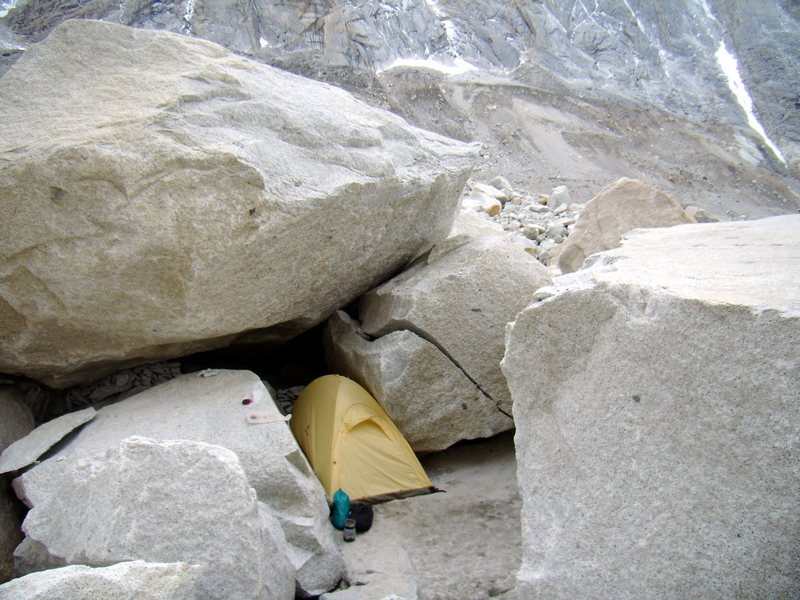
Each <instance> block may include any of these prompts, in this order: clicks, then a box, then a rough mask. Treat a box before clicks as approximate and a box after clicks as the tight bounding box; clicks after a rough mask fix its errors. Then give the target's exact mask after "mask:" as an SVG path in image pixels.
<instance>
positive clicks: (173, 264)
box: [0, 20, 478, 387]
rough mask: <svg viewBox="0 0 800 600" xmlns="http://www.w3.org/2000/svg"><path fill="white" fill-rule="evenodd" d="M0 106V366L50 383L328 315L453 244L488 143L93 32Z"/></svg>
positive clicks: (302, 84) (117, 33) (203, 58)
mask: <svg viewBox="0 0 800 600" xmlns="http://www.w3.org/2000/svg"><path fill="white" fill-rule="evenodd" d="M65 56H69V57H70V59H69V60H66V61H65V60H64V57H65ZM54 89H57V90H58V94H53V93H52V91H53V90H54ZM0 113H2V114H3V119H2V120H1V121H0V207H1V208H2V213H3V215H4V217H3V219H2V220H0V329H2V330H3V331H4V332H6V333H7V335H4V336H3V337H2V339H0V372H6V373H15V374H23V375H26V376H29V377H32V378H35V379H38V380H40V381H42V382H44V383H46V384H48V385H50V386H52V387H67V386H69V385H73V384H76V383H80V382H85V381H93V380H95V379H97V378H98V377H100V376H103V375H105V374H108V373H112V372H114V371H117V370H119V369H120V368H122V367H125V366H131V365H133V364H142V363H146V362H153V361H156V360H160V359H163V358H170V357H176V356H180V355H185V354H189V353H192V352H196V351H199V350H201V349H210V348H217V347H222V346H225V345H227V344H229V343H231V342H232V341H233V340H234V339H241V337H240V336H243V335H247V339H248V340H250V341H252V340H254V339H258V340H262V341H280V340H286V339H288V338H290V337H292V336H294V335H296V334H298V333H300V332H302V331H304V330H306V329H309V328H311V327H312V326H314V325H316V324H318V323H321V322H322V321H324V320H325V319H326V318H327V317H328V316H329V315H330V314H331V313H332V312H333V311H334V310H336V309H337V308H339V307H341V306H344V305H346V304H347V303H349V302H350V301H351V300H353V299H355V298H357V297H358V296H359V295H361V294H362V293H363V292H365V291H367V290H368V289H370V288H371V287H373V286H375V285H376V284H377V283H379V282H380V281H382V280H383V279H385V278H386V277H387V276H388V275H389V274H391V273H393V272H396V271H397V270H398V269H399V268H401V267H402V266H404V265H405V264H406V263H407V262H408V261H409V260H411V259H412V258H413V257H414V256H416V255H418V254H419V253H420V252H424V251H426V250H428V249H429V248H430V247H431V246H432V245H433V244H434V243H435V242H438V241H441V240H442V239H444V237H446V235H447V232H448V231H449V229H450V226H451V224H452V222H453V219H454V217H455V213H456V211H457V207H458V198H459V194H460V192H461V189H462V188H463V186H464V182H465V181H466V179H467V177H468V175H469V172H470V170H471V167H472V164H473V162H474V160H475V158H476V157H477V150H478V146H477V145H476V144H465V143H462V142H457V141H455V140H450V139H448V138H444V137H442V136H439V135H437V134H434V133H431V132H427V131H424V130H421V129H417V128H415V127H413V126H411V125H409V124H408V123H406V122H405V121H404V120H403V119H401V118H400V117H398V116H396V115H394V114H391V113H389V112H387V111H383V110H380V109H377V108H373V107H370V106H368V105H366V104H364V103H362V102H360V101H358V100H356V99H355V98H354V97H353V96H351V95H350V94H348V93H347V92H345V91H343V90H341V89H338V88H335V87H333V86H330V85H327V84H323V83H319V82H315V81H311V80H309V79H305V78H303V77H299V76H296V75H292V74H290V73H287V72H284V71H281V70H279V69H275V68H272V67H269V66H266V65H263V64H260V63H256V62H253V61H250V60H248V59H246V58H243V57H240V56H236V55H234V54H232V53H230V52H229V51H227V50H225V49H224V48H222V47H220V46H217V45H215V44H212V43H210V42H205V41H202V40H199V39H193V38H190V37H187V36H181V35H175V34H170V33H166V32H156V31H144V30H136V29H130V28H127V27H123V26H119V25H112V24H110V23H102V22H96V21H86V20H71V21H65V22H64V23H62V24H61V25H59V27H58V28H56V29H55V30H54V31H53V32H52V33H51V34H50V35H49V37H48V38H47V39H46V40H44V41H43V42H41V43H39V44H36V45H33V46H32V47H30V48H29V49H28V50H27V51H26V52H25V54H24V55H23V56H22V58H20V59H19V61H18V62H17V63H16V64H15V65H14V66H13V67H12V68H11V69H10V70H9V71H8V72H7V73H6V74H5V75H4V76H3V78H2V79H0ZM354 232H355V233H354Z"/></svg>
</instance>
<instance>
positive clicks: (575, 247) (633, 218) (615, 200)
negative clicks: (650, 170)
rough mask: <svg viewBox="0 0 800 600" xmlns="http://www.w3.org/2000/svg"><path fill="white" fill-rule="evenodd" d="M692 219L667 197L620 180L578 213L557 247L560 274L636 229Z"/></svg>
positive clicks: (675, 223)
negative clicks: (571, 226) (560, 244)
mask: <svg viewBox="0 0 800 600" xmlns="http://www.w3.org/2000/svg"><path fill="white" fill-rule="evenodd" d="M693 222H694V219H693V218H692V217H690V216H689V215H688V214H686V212H685V211H684V210H683V208H682V207H681V205H680V204H678V203H677V202H675V200H673V199H672V198H670V197H669V196H668V195H667V194H665V193H664V192H662V191H661V190H658V189H656V188H654V187H653V186H651V185H648V184H646V183H644V182H642V181H638V180H636V179H628V178H627V177H623V178H621V179H619V180H617V181H615V182H614V183H612V184H611V185H609V186H607V187H605V188H604V189H603V190H602V191H601V192H600V193H599V194H597V196H595V197H594V198H592V199H591V200H590V201H589V202H588V203H587V204H586V206H585V207H584V208H583V210H582V211H581V213H580V216H579V217H578V219H577V221H576V222H575V227H574V228H573V230H572V233H570V236H569V237H568V238H567V241H566V242H564V245H563V246H562V247H561V248H560V251H559V254H558V266H559V268H560V269H561V272H562V273H571V272H572V271H575V270H577V269H580V268H581V265H583V261H584V260H585V259H586V257H587V256H589V255H591V254H594V253H595V252H600V251H602V250H609V249H610V248H616V247H617V246H618V245H619V242H620V238H621V237H622V234H624V233H626V232H628V231H631V230H632V229H636V228H639V227H671V226H672V225H681V224H683V223H693Z"/></svg>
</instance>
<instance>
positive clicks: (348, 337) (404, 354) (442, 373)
mask: <svg viewBox="0 0 800 600" xmlns="http://www.w3.org/2000/svg"><path fill="white" fill-rule="evenodd" d="M324 344H325V356H326V362H327V364H328V365H329V367H330V368H331V369H332V370H333V371H334V372H336V373H339V374H341V375H345V376H347V377H350V378H351V379H354V380H355V381H357V382H358V383H360V384H361V385H363V386H364V387H365V388H366V389H367V390H368V391H369V392H370V393H371V394H372V395H373V396H374V397H375V399H377V400H378V402H379V403H380V404H381V406H382V407H383V409H384V410H385V411H386V413H387V414H388V415H389V417H390V418H391V419H392V421H393V422H394V424H395V425H397V428H398V429H399V430H400V432H401V433H402V434H403V436H404V437H405V438H406V440H407V441H408V443H409V444H410V445H411V448H412V449H413V450H415V451H417V452H431V451H435V450H444V449H445V448H447V447H449V446H451V445H453V444H455V443H456V442H458V441H461V440H470V439H475V438H484V437H491V436H492V435H495V434H496V433H500V432H501V431H506V430H507V429H510V428H511V427H512V426H513V421H512V420H511V418H510V417H509V416H508V415H505V414H503V413H502V412H501V411H499V410H498V409H497V406H496V404H495V403H494V402H493V401H492V400H490V399H489V398H487V397H486V395H485V394H484V393H483V392H481V390H480V389H479V388H478V387H477V386H476V385H475V384H474V383H473V382H472V381H470V380H469V378H468V377H467V376H466V375H465V374H464V372H463V371H461V369H459V368H458V367H457V366H456V365H454V364H453V362H452V361H451V360H450V359H449V358H447V356H445V355H444V354H443V353H442V352H441V351H440V350H439V349H438V348H437V347H436V346H434V345H433V344H431V343H430V342H428V341H427V340H425V339H423V338H421V337H419V336H418V335H416V334H414V333H412V332H411V331H407V330H403V331H394V332H392V333H389V334H387V335H384V336H382V337H380V338H378V339H376V340H374V341H371V340H369V339H367V338H365V337H363V336H362V335H360V334H359V324H358V323H357V322H356V321H354V320H353V319H351V318H350V317H348V316H347V314H346V313H344V312H342V311H338V312H337V313H336V314H334V315H333V316H332V317H331V318H330V319H328V322H327V324H326V326H325V333H324Z"/></svg>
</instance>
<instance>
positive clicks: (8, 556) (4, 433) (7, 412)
mask: <svg viewBox="0 0 800 600" xmlns="http://www.w3.org/2000/svg"><path fill="white" fill-rule="evenodd" d="M33 425H34V423H33V414H31V410H30V408H28V405H27V404H25V403H24V402H23V400H22V394H20V393H19V392H18V391H17V390H16V389H15V388H14V387H12V386H0V452H2V451H3V450H5V449H6V447H7V446H9V445H11V444H12V443H13V442H15V441H17V440H18V439H20V438H22V437H25V436H26V435H27V434H28V433H30V432H31V430H33ZM21 522H22V515H21V514H20V510H19V507H18V506H17V503H16V502H15V501H14V494H13V492H12V491H11V487H10V486H9V482H8V480H7V478H6V477H4V476H3V475H0V583H2V582H4V581H6V580H8V579H11V578H12V577H13V576H14V561H13V557H12V554H13V552H14V548H15V547H16V545H17V544H19V543H20V541H21V540H22V534H21V533H20V529H19V526H20V523H21Z"/></svg>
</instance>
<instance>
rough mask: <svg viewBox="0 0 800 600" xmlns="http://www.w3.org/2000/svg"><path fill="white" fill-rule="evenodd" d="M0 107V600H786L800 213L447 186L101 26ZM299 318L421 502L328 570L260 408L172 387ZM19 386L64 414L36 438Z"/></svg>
mask: <svg viewBox="0 0 800 600" xmlns="http://www.w3.org/2000/svg"><path fill="white" fill-rule="evenodd" d="M131 6H132V5H131ZM192 6H194V4H193V3H192ZM198 6H199V5H198ZM695 8H696V7H695ZM126 10H127V9H126ZM200 12H202V11H200ZM234 12H236V11H234ZM198 14H199V13H198ZM232 14H233V13H232ZM237 14H238V13H237ZM64 56H69V57H70V60H67V61H65V60H64ZM54 90H57V92H58V93H54ZM0 110H2V111H3V115H4V119H3V120H2V121H0V207H2V208H3V214H4V219H2V220H0V373H3V374H4V375H3V378H2V379H0V383H2V384H3V385H4V387H2V388H0V436H1V437H0V450H2V454H0V523H2V524H5V525H8V527H6V529H4V530H0V581H3V580H5V579H7V578H9V577H11V576H13V575H17V576H19V577H18V578H17V579H14V580H11V581H10V582H8V583H0V598H3V599H5V598H9V599H14V600H31V599H33V598H47V597H54V596H59V597H65V598H70V600H72V597H71V596H70V595H71V594H78V593H79V592H77V591H76V590H82V591H84V592H86V593H87V594H94V597H112V596H113V597H131V598H137V599H138V598H153V599H155V598H164V599H166V598H173V599H176V598H196V599H199V600H206V599H208V600H213V599H220V600H223V599H228V598H254V599H258V600H272V599H276V600H284V599H285V600H290V599H292V598H296V597H320V596H321V597H323V598H331V599H333V598H341V599H342V600H354V599H358V600H375V599H378V600H388V599H393V600H398V599H399V598H400V597H402V598H403V599H404V600H417V599H419V600H429V599H430V600H433V599H435V598H445V597H456V596H457V597H459V598H464V599H468V600H480V599H482V598H486V597H502V598H504V599H507V600H512V598H516V599H518V600H527V599H528V598H548V599H550V598H552V599H560V598H563V599H572V598H583V597H603V598H653V599H656V598H658V599H662V598H666V599H671V598H674V599H676V600H677V599H679V598H685V597H689V596H697V597H701V596H702V597H725V598H727V597H770V598H772V597H776V598H779V597H797V596H799V595H800V587H798V581H800V573H798V570H797V565H798V563H800V555H799V554H798V549H797V543H796V541H797V539H798V536H799V535H800V527H798V524H797V510H796V507H797V506H798V503H799V502H800V498H799V497H798V493H797V485H796V482H797V481H798V478H799V476H800V468H799V467H798V465H800V460H798V459H800V434H799V433H798V429H797V425H796V423H797V422H798V417H800V415H798V400H799V399H800V398H798V392H797V390H798V389H800V377H798V373H800V360H798V353H797V342H798V340H800V326H798V318H800V286H799V284H798V281H797V279H798V278H797V273H798V272H800V268H799V267H800V242H799V241H798V236H797V231H798V230H800V217H798V216H785V217H775V218H771V219H764V220H760V221H752V222H735V223H704V224H697V223H694V222H693V221H706V220H713V217H712V216H709V215H704V214H702V212H700V211H699V210H694V211H690V210H688V209H686V210H684V209H683V208H682V207H681V205H679V204H678V203H677V202H675V201H674V200H673V199H672V198H670V197H669V196H667V195H666V194H664V193H663V192H661V191H659V190H658V189H656V188H653V187H651V186H650V185H648V184H647V183H645V182H643V181H637V180H631V179H627V178H624V179H620V180H618V181H617V182H616V183H613V184H611V185H609V186H608V187H606V188H604V189H603V190H602V191H601V192H600V194H599V195H597V196H596V197H595V198H594V200H591V201H590V202H588V203H586V204H583V203H582V202H583V199H578V198H577V197H576V195H575V194H574V193H572V192H571V191H570V190H569V189H568V188H566V187H565V186H563V185H560V186H557V187H556V188H554V189H553V191H552V193H551V194H550V196H538V197H534V196H532V195H529V194H527V193H524V192H517V191H515V190H513V188H512V185H511V183H510V182H509V181H508V180H507V179H506V178H505V177H502V176H497V177H494V179H492V180H491V181H490V182H488V181H487V182H483V181H471V182H469V183H468V178H469V177H470V170H471V165H472V164H473V162H474V160H475V159H476V156H478V147H477V145H475V144H467V143H462V142H456V141H454V140H450V139H447V138H444V137H441V136H438V135H436V134H433V133H429V132H427V131H423V130H421V129H417V128H414V127H412V126H410V125H408V124H407V123H406V122H405V121H403V120H402V119H400V118H399V117H397V116H395V115H392V114H390V113H387V112H385V111H382V110H379V109H376V108H372V107H370V106H368V105H366V104H363V103H361V102H359V101H357V100H355V99H354V98H353V97H352V96H350V95H349V94H347V93H346V92H343V91H342V90H339V89H337V88H334V87H332V86H329V85H325V84H321V83H317V82H312V81H310V80H307V79H304V78H302V77H298V76H295V75H291V74H288V73H285V72H283V71H280V70H277V69H274V68H270V67H267V66H264V65H262V64H258V63H255V62H253V61H250V60H248V59H246V58H243V57H241V56H237V55H235V54H232V53H231V52H229V51H228V50H225V49H224V48H221V47H220V46H216V45H215V44H213V43H210V42H204V41H202V40H198V39H193V38H190V37H182V36H178V35H174V34H169V33H164V32H154V31H143V30H134V29H129V28H125V27H121V26H119V25H113V24H109V23H102V22H93V21H69V22H65V23H63V24H62V25H60V26H59V27H58V28H56V29H55V30H54V31H53V32H52V34H51V35H50V36H49V37H48V38H47V39H45V40H44V41H43V42H41V43H40V44H37V45H34V46H32V47H31V48H30V49H29V50H27V51H26V52H25V54H24V56H22V58H20V60H19V61H18V62H17V63H16V64H15V65H14V66H13V67H12V68H11V69H10V70H9V71H8V73H7V74H6V75H5V76H3V77H2V78H0ZM495 110H496V107H495ZM467 183H468V188H467V190H466V192H464V191H463V190H464V187H465V184H467ZM598 187H600V186H598ZM460 196H463V197H462V198H461V200H459V197H460ZM578 200H580V202H576V201H578ZM461 208H465V209H467V210H463V211H461V210H460V209H461ZM470 208H472V209H474V210H475V211H481V212H483V213H485V214H486V217H485V218H484V216H483V215H480V214H479V213H478V212H473V210H469V209H470ZM489 219H491V220H494V221H495V223H491V222H490V221H489ZM645 226H646V227H649V228H650V229H637V230H635V231H630V230H631V229H633V228H635V227H645ZM503 229H505V230H506V231H503ZM537 259H538V260H537ZM545 265H549V266H545ZM322 323H325V326H324V329H323V328H320V329H321V330H322V344H323V345H324V352H325V357H326V360H327V367H328V369H329V370H331V371H335V372H338V373H341V374H345V375H347V376H349V377H351V378H353V379H355V380H357V381H359V382H360V383H361V384H362V385H364V386H365V387H366V388H367V389H368V390H369V391H370V392H371V393H372V394H373V395H374V396H375V397H376V398H377V399H378V400H379V401H380V402H381V403H382V404H383V406H384V408H385V409H386V411H387V412H388V413H389V415H390V416H391V417H392V418H393V419H394V421H395V423H396V424H397V425H398V427H399V429H400V430H401V431H402V433H403V434H404V435H405V436H406V438H407V439H408V441H409V442H410V443H411V445H412V446H413V448H414V449H415V450H416V451H418V452H421V453H423V452H424V453H429V454H428V455H427V456H425V457H424V462H425V464H426V466H428V467H429V468H430V474H431V475H432V476H435V477H432V480H434V484H435V485H437V486H440V487H443V488H444V489H445V490H448V488H449V493H448V494H432V495H429V496H423V497H416V498H410V499H405V500H402V501H396V502H392V503H387V504H385V505H382V506H379V507H376V510H375V514H376V523H375V526H374V527H373V529H372V530H370V532H368V533H366V534H361V537H360V538H358V539H357V540H356V543H355V544H346V545H345V544H343V543H337V541H336V538H337V537H339V538H341V536H340V535H339V534H338V533H337V532H335V530H334V529H333V528H332V526H331V525H330V524H329V522H328V506H327V503H326V497H325V493H324V491H323V490H322V487H321V486H320V484H319V482H318V481H317V479H316V477H315V476H314V473H313V471H312V470H311V468H310V466H309V464H308V462H307V460H306V458H305V456H304V455H303V453H302V451H301V450H300V448H299V446H298V445H297V442H296V440H295V439H294V437H293V436H292V434H291V431H290V428H289V427H288V425H287V423H286V419H287V418H289V417H288V415H285V414H283V413H282V412H281V409H279V407H278V404H280V405H281V408H283V409H286V410H289V411H290V410H291V401H286V400H285V398H286V395H285V394H284V396H283V398H284V400H283V401H279V398H280V396H279V393H280V392H286V390H279V391H278V392H275V391H274V390H273V389H272V388H271V387H270V385H269V383H268V382H266V381H263V380H262V376H261V375H259V374H256V373H253V372H250V371H246V370H242V369H237V370H227V369H222V368H212V369H205V370H200V371H195V372H191V373H184V374H182V375H180V371H181V364H180V363H179V362H177V360H178V359H181V357H183V356H185V355H186V354H188V353H192V352H195V351H198V350H208V349H213V348H219V347H222V346H225V345H228V344H232V343H237V342H262V343H266V344H274V343H278V342H281V341H285V340H287V339H289V338H291V337H293V336H295V335H297V334H298V333H300V332H303V331H306V330H308V329H309V328H311V327H314V326H315V325H318V324H322ZM265 347H266V346H259V345H255V344H254V345H253V346H251V348H257V349H258V348H261V349H264V348H265ZM257 351H258V350H254V352H257ZM158 360H169V361H175V362H170V363H162V365H161V366H160V367H158V368H156V367H155V366H153V367H152V368H151V367H150V366H146V367H141V365H150V364H151V363H152V362H153V361H158ZM145 370H146V371H147V372H145ZM5 375H10V376H12V378H11V379H6V378H5ZM20 376H21V377H27V378H30V379H31V380H37V381H39V382H40V383H44V384H47V385H49V386H53V387H62V388H67V387H69V386H72V387H69V390H68V391H67V390H62V392H63V394H64V395H63V397H62V398H61V399H62V400H63V401H64V406H66V407H67V409H68V410H69V409H72V408H75V407H84V408H83V410H80V411H74V412H67V414H64V415H62V416H60V417H59V418H56V419H53V420H50V421H48V422H45V423H41V424H40V425H39V427H37V428H35V429H34V428H33V426H34V422H33V418H34V417H33V415H32V414H31V411H30V409H29V406H28V405H29V404H35V402H34V403H31V402H30V400H29V397H28V396H22V397H21V396H20V394H19V390H28V389H31V386H33V387H36V384H35V383H33V381H31V380H27V381H24V382H23V381H21V379H20ZM6 382H10V383H12V384H16V385H10V386H8V387H5V384H6ZM75 384H84V385H81V386H76V385H75ZM154 384H158V385H155V387H151V388H150V389H145V388H147V387H148V386H151V385H154ZM38 389H41V387H39V388H38ZM48 393H52V394H56V393H57V392H56V391H55V390H49V391H48ZM34 408H36V406H34ZM62 412H63V411H62ZM40 414H42V413H41V412H37V411H34V415H36V416H37V419H39V420H41V419H40V417H39V415H40ZM56 414H58V413H56ZM512 417H513V420H512ZM514 428H516V431H515V435H514V445H515V448H512V447H511V444H510V441H511V431H509V430H511V429H514ZM502 432H507V433H506V434H505V435H500V436H498V435H496V434H498V433H502ZM489 436H494V438H493V439H492V440H488V441H487V440H480V439H479V438H484V437H489ZM464 440H471V441H470V442H468V443H464V444H460V445H456V444H457V443H458V442H461V441H464ZM451 446H453V447H452V448H451ZM443 449H447V450H446V451H445V452H438V451H440V450H443ZM434 452H435V453H434ZM514 453H515V454H516V460H513V458H512V456H513V454H514ZM514 469H516V481H515V479H514V477H513V472H514ZM12 480H13V482H12ZM12 494H16V498H14V497H13V496H12ZM23 503H24V505H25V507H27V509H28V510H27V515H24V514H23V513H24V510H23ZM520 506H521V508H520ZM23 516H24V521H23V520H22V517H23ZM520 521H521V527H520ZM20 522H21V525H20ZM23 534H24V536H23ZM367 536H370V537H367ZM12 552H13V556H12V555H11V554H12ZM520 558H521V564H520ZM514 583H516V589H515V590H514V589H512V587H513V586H514ZM90 597H92V596H90Z"/></svg>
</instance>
